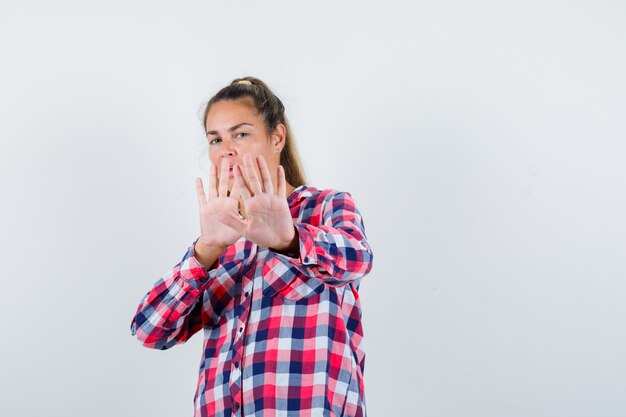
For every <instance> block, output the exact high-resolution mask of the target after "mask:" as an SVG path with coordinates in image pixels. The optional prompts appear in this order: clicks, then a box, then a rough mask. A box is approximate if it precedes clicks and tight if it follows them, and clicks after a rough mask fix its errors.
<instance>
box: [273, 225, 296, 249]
mask: <svg viewBox="0 0 626 417" xmlns="http://www.w3.org/2000/svg"><path fill="white" fill-rule="evenodd" d="M274 250H275V251H276V252H279V253H283V254H286V255H289V256H293V257H298V256H299V255H300V239H299V235H298V229H296V226H295V225H294V226H293V236H292V238H291V239H290V240H288V241H286V242H284V243H283V244H281V245H278V246H277V247H275V248H274Z"/></svg>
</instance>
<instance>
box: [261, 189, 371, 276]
mask: <svg viewBox="0 0 626 417" xmlns="http://www.w3.org/2000/svg"><path fill="white" fill-rule="evenodd" d="M318 204H321V210H320V213H319V215H318V216H316V215H313V216H312V219H315V218H316V217H317V218H318V219H319V220H318V221H317V222H316V221H312V222H311V223H306V222H294V226H295V227H296V230H297V232H298V241H299V244H298V247H299V254H297V255H296V257H291V256H288V255H286V254H282V253H279V252H277V251H272V250H270V253H269V254H268V257H267V259H266V262H267V264H266V268H265V270H266V271H267V273H268V275H269V276H268V277H267V278H268V279H270V280H272V281H275V282H273V284H272V286H275V287H280V286H283V285H286V284H288V283H289V282H291V280H292V279H293V278H294V275H295V274H297V273H298V272H299V273H301V274H303V275H305V276H306V277H309V278H312V279H318V280H322V281H323V282H324V283H325V284H326V285H329V286H342V285H346V284H348V283H350V282H354V281H357V280H360V279H361V278H363V277H364V276H365V275H366V274H368V273H369V272H370V270H371V269H372V261H373V253H372V249H371V248H370V245H369V244H368V242H367V238H366V235H365V227H364V224H363V219H362V217H361V214H360V212H359V210H358V209H357V207H356V205H355V203H354V200H353V198H352V196H351V195H350V194H349V193H347V192H334V193H329V194H327V195H325V196H324V197H323V199H322V201H320V202H318ZM316 223H318V224H316ZM280 281H282V282H280Z"/></svg>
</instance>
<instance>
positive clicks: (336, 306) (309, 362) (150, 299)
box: [131, 185, 372, 417]
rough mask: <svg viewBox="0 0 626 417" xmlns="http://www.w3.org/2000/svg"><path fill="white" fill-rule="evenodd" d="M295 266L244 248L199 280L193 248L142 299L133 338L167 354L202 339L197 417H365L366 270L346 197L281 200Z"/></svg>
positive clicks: (363, 244) (366, 253)
mask: <svg viewBox="0 0 626 417" xmlns="http://www.w3.org/2000/svg"><path fill="white" fill-rule="evenodd" d="M287 200H288V203H289V207H290V210H291V214H292V217H293V219H294V224H295V226H296V228H297V230H298V233H299V238H300V253H299V255H295V256H299V257H298V258H295V257H293V258H292V257H290V256H287V255H283V254H280V253H277V252H274V251H272V250H269V249H268V248H263V247H259V246H258V245H256V244H254V243H252V242H251V241H249V240H246V239H245V238H241V239H239V240H238V241H237V242H236V243H234V244H233V245H231V246H229V247H228V248H227V249H226V250H225V252H224V253H223V254H222V255H221V256H220V258H219V259H218V260H217V261H216V263H215V264H214V265H212V268H211V269H209V270H208V271H207V270H206V269H205V268H204V266H203V265H201V264H200V263H199V262H198V261H197V260H196V259H195V258H194V245H195V243H196V242H197V239H196V241H195V242H194V243H193V244H192V245H191V246H190V247H189V248H188V250H187V253H186V254H185V255H184V256H183V258H182V260H181V261H180V263H178V264H177V265H176V266H175V267H174V268H173V269H172V270H171V271H169V272H168V273H167V274H166V275H165V276H163V277H162V278H160V279H159V280H158V281H157V282H156V284H155V285H154V287H153V288H152V289H151V290H150V291H149V292H148V293H147V294H146V295H145V296H144V297H143V299H142V300H141V303H140V305H139V308H138V309H137V313H136V315H135V317H134V318H133V320H132V323H131V332H132V334H133V335H135V336H136V337H137V338H138V339H139V340H140V341H141V343H142V344H143V345H144V346H147V347H150V348H154V349H162V350H163V349H168V348H170V347H172V346H174V345H176V344H178V343H183V342H185V341H186V340H188V339H189V338H190V337H191V336H192V335H194V334H195V333H196V332H198V331H199V330H201V329H203V330H204V352H203V356H202V361H201V364H200V370H199V377H198V383H197V386H196V393H195V396H194V406H195V414H194V416H195V417H201V416H202V417H208V416H231V415H233V416H242V415H248V416H252V415H254V416H257V417H275V416H276V417H279V416H280V417H292V416H293V417H296V416H297V417H306V416H311V417H313V416H327V417H331V416H336V417H339V416H359V417H365V416H366V411H365V394H364V389H363V372H364V366H365V352H364V350H363V329H362V326H361V306H360V302H359V294H358V289H359V284H360V282H361V279H362V278H363V277H364V276H365V275H366V274H367V273H369V272H370V270H371V268H372V251H371V248H370V246H369V245H368V243H367V240H366V236H365V229H364V224H363V220H362V218H361V215H360V213H359V211H358V209H357V208H356V206H355V204H354V201H353V199H352V197H351V195H350V194H349V193H346V192H339V191H336V190H319V189H317V188H314V187H308V186H305V185H302V186H300V187H297V188H296V189H295V190H294V191H293V192H292V193H291V194H290V195H289V197H288V198H287Z"/></svg>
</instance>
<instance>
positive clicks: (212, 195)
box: [209, 165, 217, 198]
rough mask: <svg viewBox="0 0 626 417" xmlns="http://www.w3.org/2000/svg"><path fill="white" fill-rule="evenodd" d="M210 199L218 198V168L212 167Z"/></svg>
mask: <svg viewBox="0 0 626 417" xmlns="http://www.w3.org/2000/svg"><path fill="white" fill-rule="evenodd" d="M209 197H210V198H215V197H217V167H216V166H215V165H211V173H210V174H209Z"/></svg>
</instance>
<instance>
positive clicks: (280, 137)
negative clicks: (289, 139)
mask: <svg viewBox="0 0 626 417" xmlns="http://www.w3.org/2000/svg"><path fill="white" fill-rule="evenodd" d="M286 136H287V128H286V127H285V125H284V124H282V123H278V124H277V125H276V127H275V128H274V130H273V132H272V135H271V138H270V139H271V141H272V142H271V145H272V149H273V150H274V152H277V153H280V151H282V150H283V148H284V147H285V138H286Z"/></svg>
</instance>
